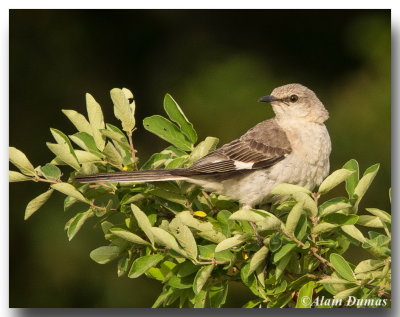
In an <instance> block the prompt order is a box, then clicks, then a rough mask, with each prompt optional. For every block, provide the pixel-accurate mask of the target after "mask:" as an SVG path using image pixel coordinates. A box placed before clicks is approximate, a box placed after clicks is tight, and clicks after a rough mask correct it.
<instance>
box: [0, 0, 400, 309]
mask: <svg viewBox="0 0 400 317" xmlns="http://www.w3.org/2000/svg"><path fill="white" fill-rule="evenodd" d="M23 8H24V9H25V8H31V9H34V8H55V9H66V8H79V9H84V8H121V9H122V8H138V9H145V8H161V9H163V8H182V9H183V8H193V9H194V8H203V9H220V8H235V9H236V8H237V9H239V8H240V9H242V8H244V9H252V8H254V9H260V8H270V9H282V8H286V9H289V8H291V9H300V8H301V9H342V8H344V9H367V8H374V9H392V34H393V35H392V39H393V41H392V52H393V56H392V74H393V75H392V96H393V98H392V109H395V107H396V108H397V109H399V106H400V105H399V98H398V96H399V92H398V89H399V80H398V74H399V64H400V63H399V52H400V47H399V45H400V39H399V35H400V28H399V23H400V9H399V1H379V2H377V1H369V0H364V1H360V2H358V3H357V2H356V1H349V0H347V1H345V0H336V1H334V2H333V1H325V2H322V1H310V0H308V1H307V0H303V1H283V0H280V1H276V0H275V1H268V2H267V1H255V0H247V1H234V0H231V1H218V0H213V1H210V0H203V1H201V2H200V1H191V2H190V3H189V1H185V2H184V1H177V0H168V1H160V0H159V1H156V0H143V1H122V0H114V1H103V0H98V1H83V0H80V1H77V0H70V1H68V2H66V1H58V2H56V1H52V2H50V1H43V0H42V1H34V2H33V1H27V0H25V1H23V0H19V1H2V3H1V11H0V12H1V14H0V21H1V22H0V23H1V45H2V54H1V56H2V58H1V65H2V67H1V69H2V70H3V72H2V76H1V81H2V82H1V85H0V87H1V88H0V89H1V90H0V94H1V96H2V100H3V102H2V106H0V120H1V122H0V124H1V136H0V142H1V147H0V151H1V155H0V158H1V166H2V167H3V172H2V175H3V178H2V183H1V184H2V186H3V187H2V190H1V191H0V195H1V202H3V208H1V213H2V215H3V219H1V220H2V221H0V235H1V236H0V254H1V255H2V259H1V261H0V274H1V276H0V281H2V283H1V287H0V301H1V304H0V305H1V306H0V314H1V316H17V315H19V313H18V310H15V309H9V308H8V306H9V293H8V289H9V283H8V278H9V274H8V270H9V262H8V256H7V257H6V256H5V255H6V254H7V255H8V245H9V244H8V236H9V229H8V222H9V221H8V220H9V219H8V218H9V217H8V178H7V177H8V176H7V175H8V173H7V169H8V151H7V147H6V146H8V131H9V129H8V104H9V102H8V101H9V100H8V98H9V96H8V92H9V89H8V88H9V76H8V64H9V63H8V60H9V55H8V54H9V53H8V52H9V47H8V41H9V11H8V10H9V9H23ZM21 90H23V87H21ZM399 114H400V111H393V112H392V115H394V116H396V118H394V119H393V121H392V124H393V123H395V122H396V123H399V122H400V120H399ZM21 115H23V114H21ZM398 130H399V129H397V131H398ZM394 143H397V144H398V143H399V136H398V135H396V136H395V135H393V136H392V144H394ZM399 148H400V147H399V146H393V147H392V150H393V156H392V158H393V162H392V164H393V166H394V165H395V164H398V159H399V158H400V155H399V151H398V150H399ZM395 160H396V161H397V162H395ZM6 166H7V167H6ZM393 171H395V172H396V174H395V175H392V182H393V185H394V187H393V196H394V200H395V201H397V200H398V197H400V196H399V188H397V187H398V186H397V183H398V181H397V180H399V179H400V178H399V175H398V174H399V173H398V172H399V169H398V168H393ZM394 206H395V207H393V208H392V210H393V212H394V213H395V212H398V208H396V207H397V206H399V203H397V202H396V203H395V204H394ZM396 209H397V210H396ZM396 218H397V219H398V218H399V217H396ZM397 222H398V221H397ZM395 228H396V229H397V228H398V223H396V224H395ZM396 231H397V230H394V232H393V234H394V235H395V232H396ZM395 242H396V241H394V243H395ZM393 249H395V248H393ZM396 253H397V254H398V252H396ZM396 253H395V255H396ZM397 260H398V259H397ZM396 263H398V262H396ZM396 276H397V280H393V284H394V285H399V284H398V276H399V274H396V275H394V277H396ZM396 288H397V287H396ZM396 293H397V292H396ZM394 294H395V293H394ZM398 302H399V301H397V300H395V298H393V299H392V304H393V308H394V309H393V310H392V312H393V314H395V310H396V311H397V307H398V305H397V303H398ZM175 312H176V311H175ZM110 313H111V312H110ZM337 313H340V314H343V313H345V311H344V310H341V311H340V312H338V311H337ZM353 313H357V312H353ZM71 314H75V316H76V311H75V313H74V312H71ZM102 315H103V314H102Z"/></svg>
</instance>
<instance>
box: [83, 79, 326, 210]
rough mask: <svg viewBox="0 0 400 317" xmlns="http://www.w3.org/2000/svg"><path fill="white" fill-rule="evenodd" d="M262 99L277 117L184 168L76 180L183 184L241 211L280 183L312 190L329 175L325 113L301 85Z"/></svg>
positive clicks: (265, 198) (267, 197) (316, 99)
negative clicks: (238, 206) (222, 198)
mask: <svg viewBox="0 0 400 317" xmlns="http://www.w3.org/2000/svg"><path fill="white" fill-rule="evenodd" d="M294 96H295V97H294ZM295 99H296V100H295ZM260 101H266V102H270V103H271V105H272V108H273V110H274V112H275V114H276V117H275V118H273V119H269V120H265V121H262V122H261V123H259V124H257V125H256V126H254V127H253V128H252V129H250V130H249V131H247V132H246V133H245V134H244V135H243V136H241V137H240V138H239V139H237V140H234V141H232V142H230V143H227V144H225V145H223V146H222V147H221V148H219V149H217V150H215V151H214V152H212V153H210V154H208V155H206V156H205V157H203V158H201V159H200V160H199V161H197V162H196V163H195V164H194V165H192V166H190V167H188V168H178V169H156V170H145V171H130V172H114V173H101V174H94V175H85V176H78V177H76V181H78V182H81V183H92V182H133V183H135V182H136V183H142V182H156V181H167V180H185V181H188V182H191V183H194V184H197V185H199V186H202V187H203V188H204V189H205V190H208V191H214V192H218V193H220V194H224V195H227V196H230V197H231V198H233V199H237V200H239V201H240V202H241V203H242V204H243V205H244V206H245V207H252V206H254V205H256V204H259V203H261V202H265V201H267V200H269V199H270V198H271V197H270V195H269V192H270V191H271V189H272V188H273V187H274V186H275V185H277V184H279V183H284V182H286V183H292V184H297V185H300V186H305V187H307V188H309V189H312V187H314V186H315V185H317V184H319V183H320V182H321V181H322V179H323V178H324V177H325V176H326V175H327V173H328V171H329V154H330V151H331V143H330V138H329V134H328V132H327V130H326V127H325V125H324V124H323V122H324V121H325V120H326V119H327V118H328V112H327V111H326V109H325V108H324V106H323V105H322V103H321V102H320V101H319V99H318V98H317V97H316V95H315V94H314V93H313V92H312V91H311V90H309V89H308V88H306V87H304V86H302V85H299V84H290V85H285V86H282V87H278V88H276V89H275V90H274V91H273V92H272V94H271V95H270V96H266V97H263V98H261V99H260Z"/></svg>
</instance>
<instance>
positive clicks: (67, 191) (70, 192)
mask: <svg viewBox="0 0 400 317" xmlns="http://www.w3.org/2000/svg"><path fill="white" fill-rule="evenodd" d="M51 188H53V189H55V190H57V191H59V192H60V193H63V194H64V195H67V196H71V197H74V198H76V199H78V200H79V201H81V202H84V203H89V201H88V199H87V198H85V197H84V196H83V195H82V193H81V192H80V191H79V190H77V189H76V188H75V187H74V186H72V185H71V184H68V183H57V184H52V185H51Z"/></svg>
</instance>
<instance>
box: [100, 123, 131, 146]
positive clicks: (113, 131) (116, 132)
mask: <svg viewBox="0 0 400 317" xmlns="http://www.w3.org/2000/svg"><path fill="white" fill-rule="evenodd" d="M100 132H101V133H102V134H103V135H104V136H106V137H108V138H110V139H111V140H114V141H116V142H119V143H122V144H126V145H129V142H128V139H127V138H126V136H125V134H124V133H123V132H122V131H121V130H120V129H119V128H118V127H116V126H115V125H112V124H110V123H107V124H106V129H101V130H100Z"/></svg>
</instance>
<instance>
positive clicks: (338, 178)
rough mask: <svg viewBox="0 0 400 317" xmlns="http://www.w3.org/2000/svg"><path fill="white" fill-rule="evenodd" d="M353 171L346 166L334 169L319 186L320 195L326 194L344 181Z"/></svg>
mask: <svg viewBox="0 0 400 317" xmlns="http://www.w3.org/2000/svg"><path fill="white" fill-rule="evenodd" d="M353 173H354V171H353V170H348V169H345V168H341V169H338V170H336V171H334V172H333V173H332V174H331V175H329V176H328V177H327V178H325V180H324V181H323V182H322V184H321V185H320V186H319V189H318V193H319V194H320V195H323V194H326V193H327V192H329V191H330V190H331V189H333V188H334V187H336V186H337V185H339V184H340V183H342V182H344V181H345V180H346V179H347V178H348V177H349V176H350V175H351V174H353Z"/></svg>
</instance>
